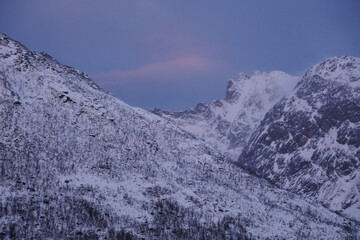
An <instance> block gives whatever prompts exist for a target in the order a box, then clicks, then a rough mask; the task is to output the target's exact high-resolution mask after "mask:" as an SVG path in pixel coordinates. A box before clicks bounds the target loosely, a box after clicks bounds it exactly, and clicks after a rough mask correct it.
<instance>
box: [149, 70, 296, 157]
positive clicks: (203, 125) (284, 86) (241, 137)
mask: <svg viewBox="0 0 360 240" xmlns="http://www.w3.org/2000/svg"><path fill="white" fill-rule="evenodd" d="M298 80H299V78H298V77H293V76H290V75H288V74H286V73H284V72H280V71H273V72H270V73H261V72H256V73H255V74H254V75H253V76H251V77H248V76H247V75H245V74H243V73H241V74H239V75H238V76H237V78H235V79H230V80H229V81H228V83H227V88H226V94H225V97H224V99H216V100H214V101H213V102H212V103H210V104H205V103H200V104H198V105H197V106H196V107H195V108H192V109H188V110H185V111H182V112H170V111H164V110H160V109H153V110H151V112H153V113H155V114H157V115H159V116H161V117H163V118H166V119H168V120H170V121H172V122H174V123H175V124H176V125H178V126H179V127H180V128H182V129H184V130H185V131H187V132H189V133H191V134H193V135H194V136H196V137H197V138H200V139H202V140H204V141H205V142H207V143H209V144H211V145H212V146H213V147H215V148H216V149H218V150H220V151H221V152H222V153H226V154H227V155H228V156H229V157H230V158H232V159H234V160H236V159H237V158H238V157H239V155H240V153H241V151H242V149H243V148H244V146H245V145H246V143H247V142H248V140H249V138H250V136H251V134H252V132H253V131H254V130H255V128H256V127H258V126H259V124H260V121H261V120H262V119H263V118H264V116H265V113H266V112H268V111H269V110H270V109H271V108H272V107H273V106H274V105H275V103H277V102H278V101H279V100H280V99H281V98H282V97H284V96H285V95H286V94H288V93H289V92H290V91H291V90H292V89H293V87H294V86H295V85H296V83H297V82H298Z"/></svg>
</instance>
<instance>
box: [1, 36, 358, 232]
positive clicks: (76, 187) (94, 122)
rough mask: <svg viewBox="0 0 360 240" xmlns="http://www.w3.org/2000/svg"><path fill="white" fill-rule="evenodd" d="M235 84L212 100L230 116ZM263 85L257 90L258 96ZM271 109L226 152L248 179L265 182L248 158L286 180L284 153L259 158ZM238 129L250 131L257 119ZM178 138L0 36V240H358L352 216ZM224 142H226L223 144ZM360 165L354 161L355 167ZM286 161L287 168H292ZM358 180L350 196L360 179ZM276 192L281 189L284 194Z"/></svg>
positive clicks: (166, 125)
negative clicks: (236, 158) (233, 154)
mask: <svg viewBox="0 0 360 240" xmlns="http://www.w3.org/2000/svg"><path fill="white" fill-rule="evenodd" d="M356 61H357V60H356ZM263 75H264V74H263ZM259 76H260V75H259ZM264 76H265V75H264ZM282 76H283V77H284V78H289V79H291V80H294V81H296V78H292V77H290V76H288V75H286V74H283V73H280V72H274V73H271V74H268V75H266V77H261V78H264V79H268V81H269V82H271V81H275V82H277V80H276V79H277V78H278V77H279V78H281V77H282ZM306 76H307V75H306ZM243 78H244V80H246V81H248V80H249V79H247V78H246V79H245V77H243ZM253 78H255V76H254V77H253ZM275 78H276V79H275ZM250 79H251V78H250ZM274 79H275V80H274ZM304 79H307V78H303V79H302V80H301V81H300V82H299V83H298V85H297V88H296V89H300V88H299V86H300V87H301V86H302V85H303V84H301V83H304V82H307V81H305V80H304ZM239 81H241V80H240V79H239ZM344 81H345V80H344ZM235 82H236V81H235V80H234V83H233V86H229V87H228V92H229V93H228V94H227V95H229V97H228V98H229V99H228V100H226V99H224V100H219V101H218V102H219V104H220V103H223V104H224V106H225V105H226V104H229V105H228V106H230V102H231V100H230V99H231V98H234V99H235V95H237V91H236V90H235V85H236V84H237V83H235ZM357 83H358V81H357V80H354V81H352V83H351V84H350V83H346V82H344V83H341V84H343V85H344V86H348V87H349V89H348V90H346V91H347V92H346V91H345V90H344V91H345V92H346V93H348V94H356V91H357V90H356V89H358V88H355V85H356V84H357ZM339 84H340V83H339ZM250 85H251V84H249V87H250ZM260 85H261V84H259V86H258V87H255V88H254V89H255V90H256V89H260ZM264 85H266V84H264ZM352 85H354V86H352ZM271 86H272V85H271V83H269V87H268V88H269V89H268V88H266V87H264V88H263V89H264V91H269V92H271V91H273V90H271V89H272V87H271ZM279 87H280V86H279ZM334 88H335V85H334ZM266 89H268V90H266ZM353 89H355V90H353ZM231 91H233V93H231ZM296 91H299V90H296ZM280 92H281V91H278V90H274V95H275V96H274V99H270V96H271V93H269V94H268V95H266V96H269V97H265V98H264V99H265V100H263V99H262V98H261V99H260V100H259V101H255V100H251V97H250V98H249V105H252V102H256V104H255V105H259V106H256V107H255V106H254V107H249V109H254V112H256V111H258V110H257V109H260V108H263V109H264V111H268V110H270V109H271V107H272V106H269V105H274V104H275V102H278V101H279V100H280V99H281V97H282V96H285V95H286V93H282V95H280ZM345 92H344V93H345ZM342 93H343V92H342ZM291 94H295V92H292V93H291ZM255 96H256V94H255ZM290 96H291V95H290ZM349 96H350V95H349ZM342 97H343V98H344V99H347V96H342ZM239 98H241V97H240V96H239ZM288 99H289V97H287V98H285V99H283V100H281V102H280V103H282V102H283V101H285V102H287V101H289V100H288ZM349 99H352V98H350V97H349ZM355 99H356V98H355ZM357 99H358V98H357ZM225 103H226V104H225ZM261 104H263V106H262V107H261V106H260V105H261ZM316 104H317V103H316V102H315V106H318V105H316ZM357 104H358V102H357ZM350 105H351V104H350ZM350 105H349V106H350ZM355 105H356V101H355ZM278 106H282V105H281V104H280V105H279V104H275V107H274V108H272V110H270V111H269V112H268V113H267V114H266V116H265V118H264V120H262V121H261V118H262V117H261V116H257V115H256V114H255V115H254V117H253V118H254V119H255V120H254V121H258V122H257V123H253V125H251V127H250V128H251V133H250V132H249V133H246V138H247V139H246V141H243V140H241V139H240V140H238V141H239V142H244V143H241V144H242V145H241V144H239V145H237V146H236V147H234V148H233V149H234V150H236V149H237V150H239V151H240V150H241V149H242V148H244V151H243V154H242V155H241V157H240V162H241V163H242V164H240V165H241V166H242V167H244V168H247V169H248V167H249V168H251V169H253V170H252V172H253V173H255V174H256V175H259V176H261V177H264V178H266V179H268V180H271V178H270V176H271V175H266V174H265V173H264V174H262V170H261V168H257V167H253V166H250V165H247V164H246V161H243V160H242V159H243V158H244V157H245V156H246V154H249V158H250V155H251V157H255V156H259V157H261V154H267V155H266V156H267V157H268V159H267V161H268V163H267V164H269V166H270V165H271V162H270V161H272V162H274V164H275V162H277V164H278V168H279V169H280V167H283V169H284V170H281V171H285V172H286V171H287V167H286V166H282V165H281V164H280V163H279V161H280V160H279V158H280V157H281V156H282V154H283V153H282V152H279V153H276V156H278V157H275V155H274V152H273V148H272V146H273V145H274V144H273V143H271V144H270V145H266V146H264V148H263V149H264V151H263V152H261V151H259V150H258V149H259V147H257V146H259V145H260V144H262V142H261V141H260V139H263V138H261V137H258V135H259V136H262V133H263V131H262V130H261V129H263V128H264V127H265V126H266V125H267V124H268V123H269V122H270V120H266V119H268V118H269V117H271V121H275V120H273V115H272V114H271V112H273V111H274V109H277V107H278ZM351 106H353V105H351ZM357 106H358V105H357ZM285 110H286V111H288V109H283V110H282V111H284V114H285ZM325 112H326V111H325ZM281 113H282V112H281ZM235 114H236V113H235ZM261 114H264V113H261ZM230 115H231V113H230V109H229V113H227V114H224V116H228V117H229V118H228V119H230V120H232V119H236V118H237V116H235V117H234V118H230ZM355 115H356V114H355ZM255 116H256V117H255ZM262 116H264V115H262ZM240 119H241V118H240ZM244 119H247V120H248V121H250V120H251V119H252V115H251V114H250V116H249V117H244ZM276 119H277V120H279V119H281V118H276ZM346 119H348V117H346ZM351 119H353V118H351ZM230 120H229V121H230ZM260 121H261V122H260ZM344 122H346V120H344ZM231 124H232V123H231ZM337 124H340V123H337ZM347 124H348V125H346V126H345V125H344V126H343V123H341V124H340V125H339V129H343V130H344V131H345V134H344V138H341V139H340V140H339V141H340V142H339V143H336V146H343V145H344V146H348V147H349V149H350V148H351V151H350V150H349V151H348V152H347V154H348V155H346V156H348V157H346V158H344V162H346V161H348V160H347V159H348V158H350V157H352V156H354V155H353V150H352V149H353V147H354V148H356V149H357V147H358V145H354V144H353V140H350V139H352V137H350V136H352V135H351V133H347V131H352V129H355V128H354V126H358V125H356V123H355V121H353V120H349V121H348V123H347ZM255 125H256V126H255ZM180 127H181V126H180ZM180 127H178V126H177V125H176V124H174V123H172V122H170V121H168V120H166V119H163V118H161V117H159V116H156V115H155V114H152V113H149V112H147V111H145V110H142V109H139V108H133V107H130V106H129V105H127V104H125V103H124V102H122V101H121V100H119V99H117V98H115V97H113V96H112V95H110V94H109V93H107V92H106V91H104V90H102V89H101V88H99V87H98V86H97V85H96V84H95V83H94V82H93V81H92V80H91V79H90V78H89V77H88V76H87V75H86V74H84V73H83V72H81V71H79V70H77V69H74V68H72V67H68V66H64V65H62V64H60V63H59V62H57V61H56V60H55V59H54V58H52V57H51V56H49V55H47V54H45V53H36V52H33V51H31V50H29V49H27V48H26V47H25V46H24V45H22V44H21V43H19V42H17V41H15V40H12V39H11V38H9V37H8V36H6V35H5V34H0V179H1V181H0V239H265V238H269V239H304V238H310V239H323V238H326V239H356V237H357V236H359V229H360V225H359V222H358V221H356V220H353V219H354V218H355V217H352V218H353V219H350V218H349V216H350V215H349V214H348V212H345V211H343V212H341V213H343V214H344V215H345V216H346V217H344V216H341V215H339V214H337V213H335V212H333V211H330V210H329V209H327V208H325V207H324V206H322V205H321V204H319V203H317V202H315V201H312V200H311V199H306V198H303V197H302V196H299V195H297V194H294V193H291V192H289V191H285V190H281V189H279V188H278V187H276V186H274V185H273V184H271V183H268V182H267V181H266V180H264V179H262V178H259V177H257V176H254V175H253V174H249V173H248V172H247V171H244V170H243V169H242V168H241V167H239V166H238V164H234V162H233V161H232V160H231V159H229V158H228V157H227V156H224V154H223V153H222V151H219V150H222V149H220V148H219V149H216V148H214V147H213V146H214V145H213V144H211V145H210V144H208V143H206V142H204V141H203V140H201V139H198V138H197V137H196V136H194V134H193V133H188V132H187V131H184V130H182V129H181V128H180ZM265 129H266V130H268V129H269V128H266V127H265ZM326 129H327V128H325V129H324V130H321V131H323V132H324V134H325V133H327V132H329V131H333V130H330V129H332V128H331V127H330V128H329V130H327V131H326ZM233 131H234V132H236V133H237V130H233ZM239 131H242V130H239ZM318 131H320V130H318ZM315 132H316V131H315ZM323 132H320V133H319V134H320V135H316V140H318V141H320V140H321V139H323V138H324V136H325V135H326V134H325V135H324V136H323V135H321V134H322V133H323ZM244 133H245V132H244ZM251 134H252V137H251V138H250V140H249V142H248V139H249V136H250V135H251ZM284 135H285V134H284ZM303 135H305V133H304V134H303ZM221 136H223V137H224V139H228V138H227V136H228V135H227V134H224V135H221ZM314 136H315V135H314ZM326 136H327V135H326ZM354 136H356V134H355V135H354ZM308 138H309V139H310V138H311V136H309V137H308ZM213 139H216V138H213ZM205 140H206V139H205ZM272 140H273V141H276V143H275V144H277V143H278V142H281V141H285V136H284V137H282V138H276V139H275V140H274V139H272ZM228 141H229V142H230V139H228ZM304 141H305V140H304ZM308 141H310V140H308ZM246 142H248V143H246ZM279 144H282V143H279ZM307 144H308V143H305V144H304V145H302V146H307ZM328 144H329V146H332V145H331V144H332V143H328ZM212 145H213V146H212ZM222 146H226V144H224V145H222ZM339 149H340V147H339ZM340 150H341V149H340ZM340 150H339V151H340ZM252 151H254V154H252V153H251V152H252ZM295 151H300V150H299V146H297V148H296V150H294V151H292V152H290V153H289V154H292V153H295ZM224 152H225V151H224ZM327 153H329V154H332V152H331V151H329V152H327ZM238 155H240V152H239V154H238ZM264 156H265V155H264ZM331 156H334V157H336V155H331ZM255 158H256V159H254V160H251V162H254V164H255V162H256V161H257V159H258V158H257V157H255ZM358 158H359V154H358V155H357V160H356V161H357V162H358ZM288 159H289V162H291V161H292V159H293V158H291V157H289V158H288ZM249 161H250V160H249ZM240 162H239V163H240ZM349 162H350V163H351V161H350V160H349ZM255 165H256V164H255ZM256 166H258V165H256ZM329 166H330V164H329ZM354 167H356V166H355V165H351V168H350V167H349V170H345V173H343V175H341V176H350V175H351V174H353V173H352V172H353V171H356V169H355V170H354ZM335 169H337V168H335ZM269 170H272V169H269ZM279 171H280V170H279ZM348 172H350V173H349V174H347V173H348ZM299 173H301V172H299ZM311 173H312V172H311V171H309V172H308V174H311ZM334 173H336V174H337V170H336V171H334ZM351 176H352V175H351ZM274 177H275V175H274ZM285 177H286V178H291V177H292V174H291V173H287V175H286V176H285ZM342 179H344V181H345V180H346V178H342ZM354 179H355V180H354ZM354 179H353V180H351V181H352V182H351V181H350V183H351V184H353V183H354V181H356V179H357V178H356V176H355V178H354ZM282 180H283V179H281V180H280V181H279V184H278V186H280V187H284V186H283V185H282ZM284 181H286V180H284ZM298 184H303V183H302V182H301V181H299V182H298ZM289 189H290V190H293V189H291V188H289ZM315 193H316V191H315ZM352 206H353V204H351V207H352ZM354 206H358V205H354ZM328 207H329V206H328ZM352 209H353V211H356V209H355V208H353V207H352ZM350 217H351V216H350Z"/></svg>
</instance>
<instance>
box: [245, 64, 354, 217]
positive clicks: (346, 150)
mask: <svg viewBox="0 0 360 240" xmlns="http://www.w3.org/2000/svg"><path fill="white" fill-rule="evenodd" d="M359 146H360V59H359V58H355V57H333V58H330V59H327V60H325V61H323V62H321V63H320V64H317V65H315V66H314V67H312V68H311V69H310V70H309V71H307V72H306V74H305V75H304V77H303V78H302V79H301V81H300V82H299V83H298V84H297V86H296V88H295V90H294V91H293V92H292V93H291V94H290V95H288V96H287V97H286V98H284V99H283V100H281V101H280V102H279V103H277V104H276V105H275V106H274V107H273V108H272V109H271V110H270V111H269V112H268V113H267V114H266V116H265V118H264V119H263V120H262V122H261V124H260V126H259V127H258V128H257V129H256V131H255V132H254V134H253V135H252V137H251V139H250V141H249V143H248V144H247V146H246V147H245V149H244V151H243V152H242V154H241V156H240V158H239V161H238V163H239V165H240V166H242V167H243V168H245V169H247V170H248V171H250V172H252V173H254V174H256V175H257V176H260V177H263V178H265V179H267V180H269V181H270V182H272V183H274V184H276V185H277V186H279V187H281V188H284V189H287V190H290V191H292V192H296V193H299V194H301V195H303V196H307V197H312V198H314V199H317V200H319V201H321V202H322V203H323V204H324V205H325V206H326V207H328V208H329V209H331V210H334V211H337V212H339V213H341V214H343V215H345V216H347V217H350V218H353V219H357V220H358V221H359V220H360V218H359V217H360V193H359V192H360V171H359V167H360V148H359Z"/></svg>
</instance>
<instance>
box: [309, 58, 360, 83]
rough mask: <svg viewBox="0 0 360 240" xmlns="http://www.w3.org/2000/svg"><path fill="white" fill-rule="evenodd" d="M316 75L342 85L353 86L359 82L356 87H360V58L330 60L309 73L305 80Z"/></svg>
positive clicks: (314, 67)
mask: <svg viewBox="0 0 360 240" xmlns="http://www.w3.org/2000/svg"><path fill="white" fill-rule="evenodd" d="M315 75H317V76H319V77H321V78H323V79H327V80H334V81H337V82H340V83H352V85H353V84H354V82H357V83H356V85H357V86H360V81H359V80H360V58H357V57H352V56H342V57H331V58H328V59H326V60H324V61H322V62H320V63H319V64H316V65H314V66H313V67H312V68H311V69H310V70H309V71H307V72H306V74H305V78H313V77H314V76H315Z"/></svg>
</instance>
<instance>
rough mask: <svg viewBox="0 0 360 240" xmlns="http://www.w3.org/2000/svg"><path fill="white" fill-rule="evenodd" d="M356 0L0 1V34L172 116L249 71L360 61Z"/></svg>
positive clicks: (122, 96)
mask: <svg viewBox="0 0 360 240" xmlns="http://www.w3.org/2000/svg"><path fill="white" fill-rule="evenodd" d="M359 13H360V1H359V0H298V1H295V0H262V1H260V0H248V1H240V0H233V1H232V0H226V1H220V0H219V1H212V0H158V1H157V0H156V1H155V0H154V1H151V0H143V1H137V0H101V1H100V0H61V1H60V0H59V1H53V0H31V1H30V0H11V1H6V0H0V31H1V32H3V33H5V34H7V35H9V36H10V37H12V38H14V39H15V40H18V41H20V42H22V43H24V44H25V45H26V46H28V47H29V48H30V49H32V50H35V51H44V52H47V53H49V54H50V55H52V56H53V57H55V58H57V59H58V60H59V61H60V62H61V63H63V64H66V65H71V66H74V67H76V68H78V69H80V70H82V71H84V72H86V73H88V74H89V75H90V76H92V77H93V79H94V80H95V82H96V83H98V85H100V86H101V87H103V88H105V89H106V90H108V91H110V92H111V93H113V94H114V95H115V96H117V97H119V98H120V99H122V100H123V101H125V102H127V103H129V104H130V105H134V106H138V107H142V108H145V109H149V108H154V107H158V108H163V109H170V110H182V109H186V108H188V107H193V106H195V105H196V103H198V102H210V101H211V100H212V99H214V98H219V97H222V96H223V95H224V92H225V85H226V82H227V80H228V78H230V77H235V76H236V75H237V74H238V73H240V72H244V73H246V74H248V75H251V74H253V73H254V71H255V70H260V71H265V72H269V71H271V70H282V71H285V72H287V73H290V74H293V75H301V74H302V73H303V72H304V71H305V70H306V69H308V68H309V67H310V66H311V65H313V64H315V63H317V62H319V61H321V60H323V59H325V58H327V57H330V56H342V55H352V56H357V57H360V14H359Z"/></svg>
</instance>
